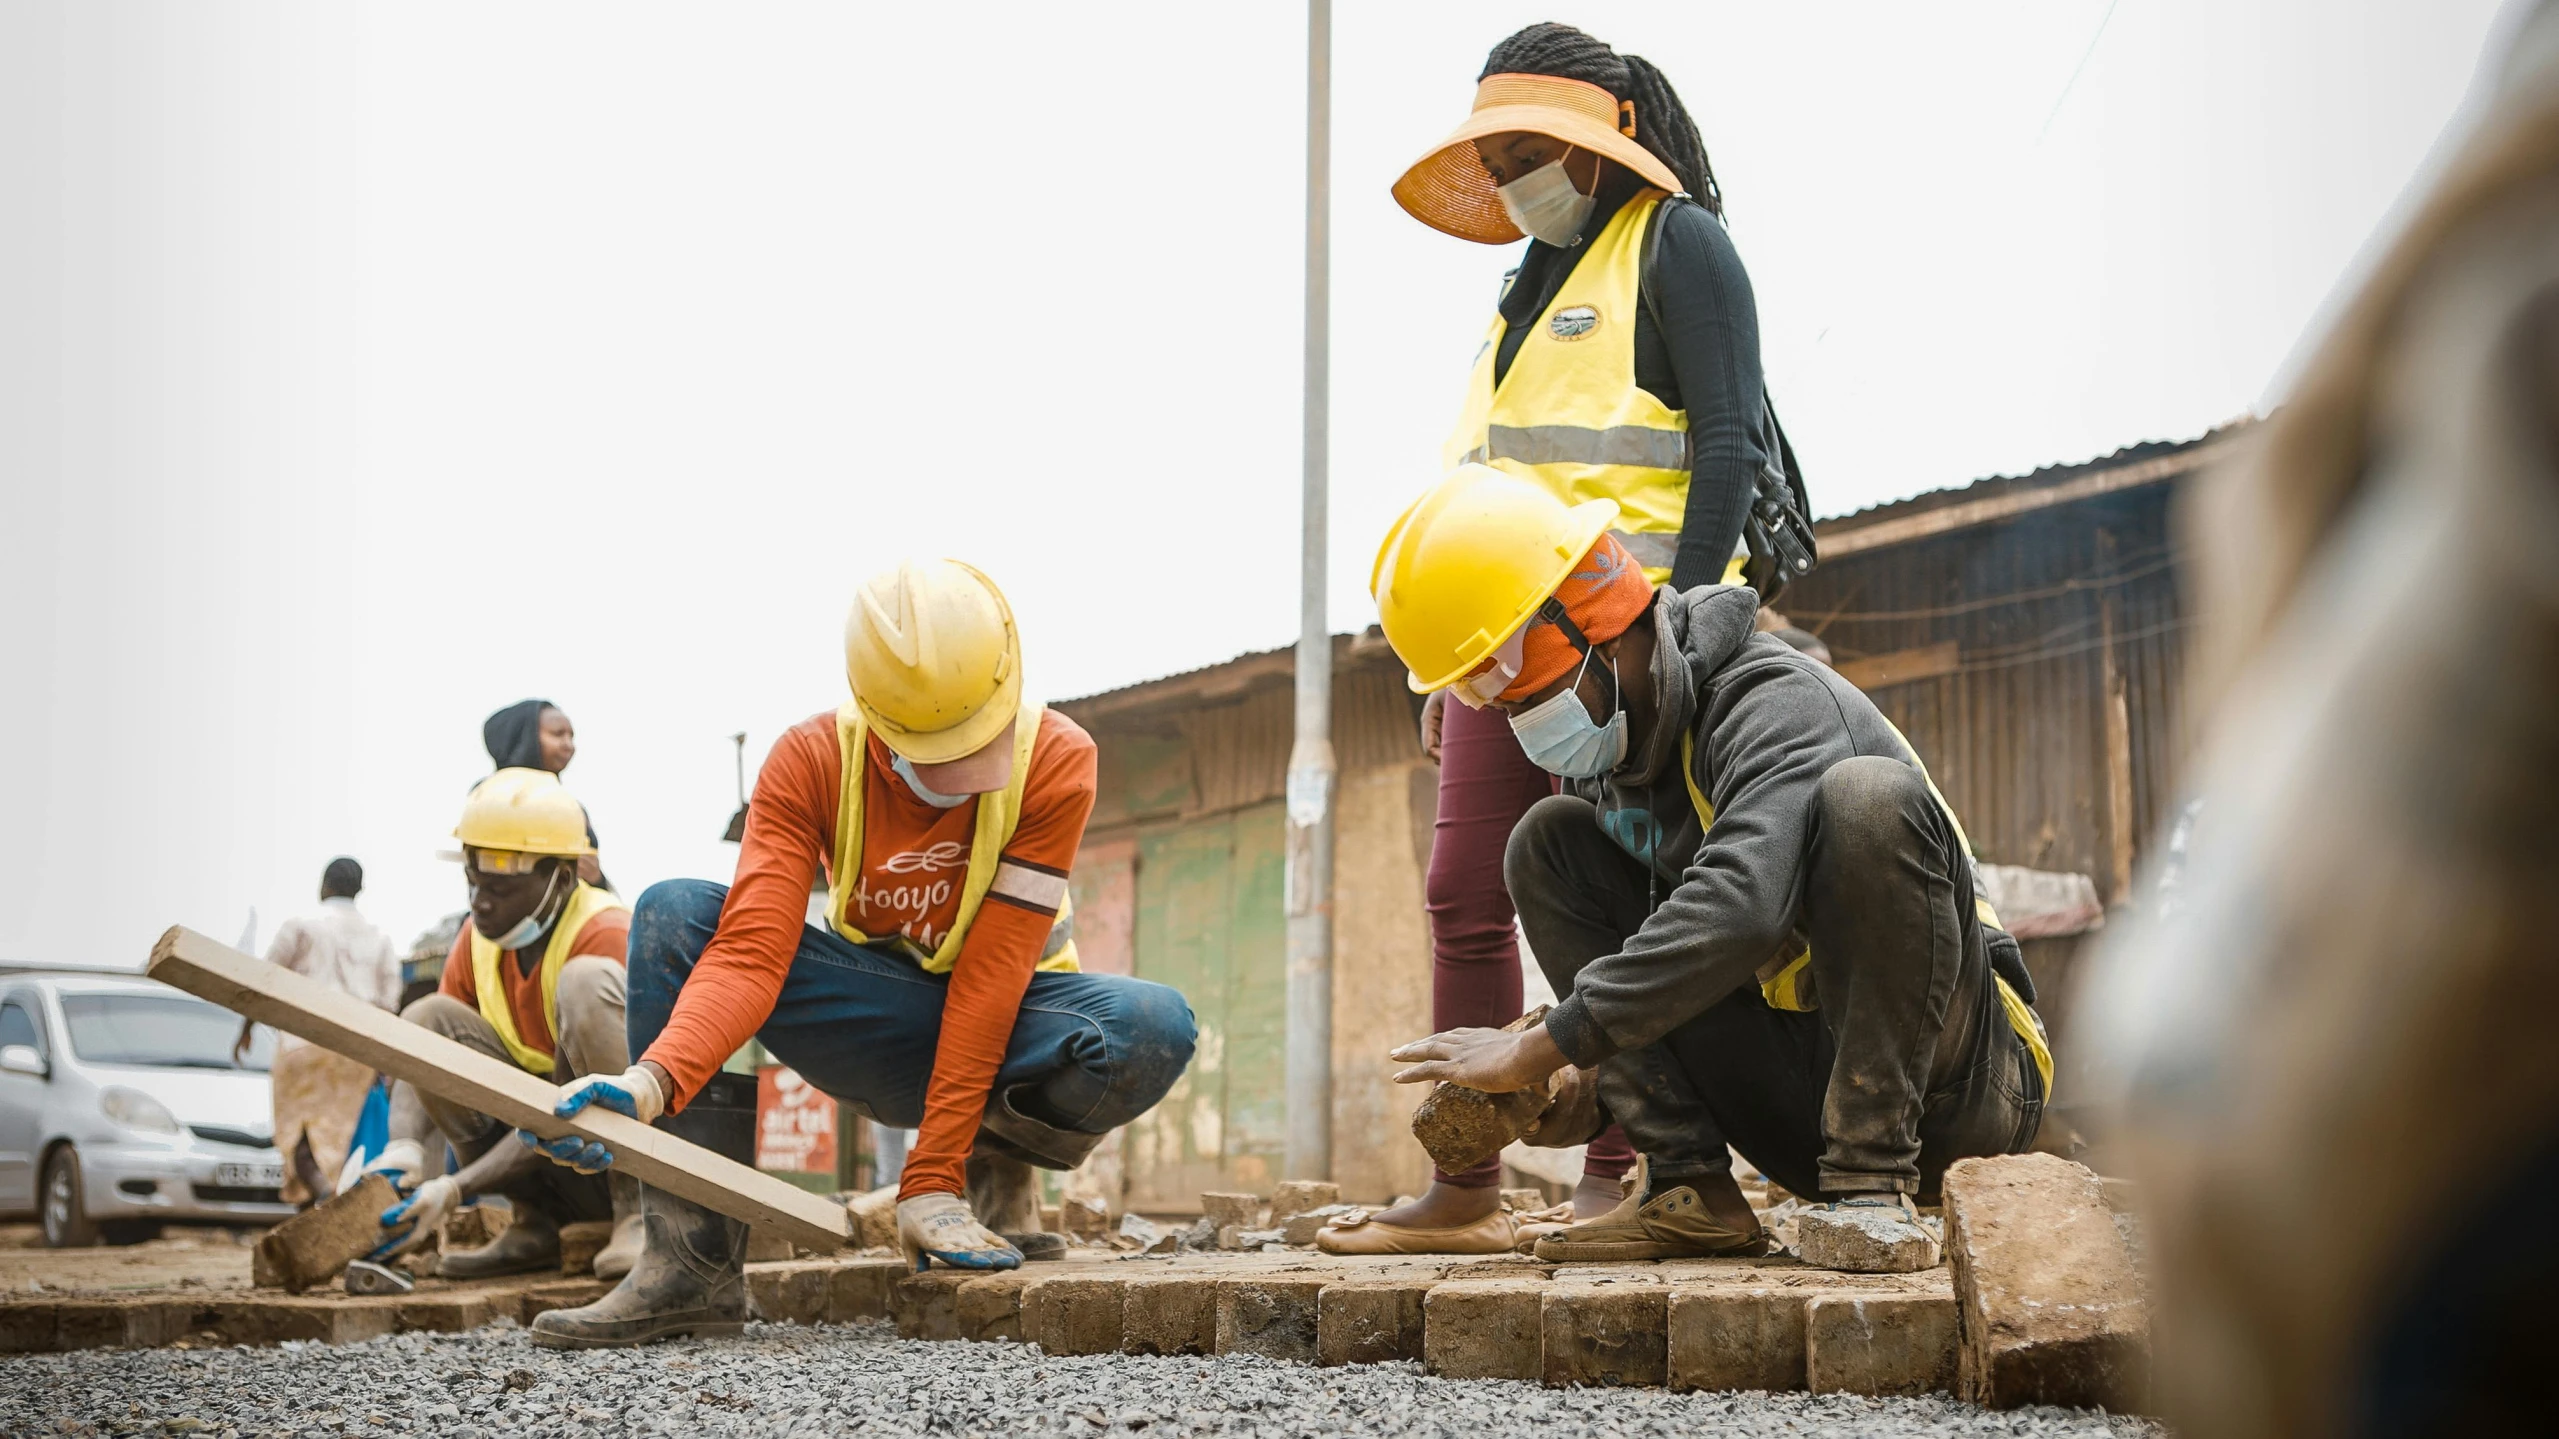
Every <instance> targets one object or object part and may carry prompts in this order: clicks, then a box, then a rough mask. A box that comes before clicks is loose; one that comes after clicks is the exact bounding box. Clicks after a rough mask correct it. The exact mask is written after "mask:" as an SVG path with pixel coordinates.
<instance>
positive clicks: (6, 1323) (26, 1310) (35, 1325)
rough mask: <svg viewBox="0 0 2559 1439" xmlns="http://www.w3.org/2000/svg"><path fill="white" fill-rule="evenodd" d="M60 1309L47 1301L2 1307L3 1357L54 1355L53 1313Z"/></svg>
mask: <svg viewBox="0 0 2559 1439" xmlns="http://www.w3.org/2000/svg"><path fill="white" fill-rule="evenodd" d="M60 1307H61V1306H60V1305H58V1304H55V1303H53V1302H51V1301H46V1300H39V1301H36V1302H34V1303H28V1302H25V1301H21V1300H12V1301H10V1302H8V1303H6V1304H0V1354H50V1353H52V1352H53V1351H54V1347H55V1343H54V1326H55V1318H54V1312H55V1311H56V1310H57V1309H59V1308H60Z"/></svg>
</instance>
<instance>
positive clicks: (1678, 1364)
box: [1667, 1284, 1805, 1392]
mask: <svg viewBox="0 0 2559 1439" xmlns="http://www.w3.org/2000/svg"><path fill="white" fill-rule="evenodd" d="M1667 1328H1668V1333H1669V1339H1670V1344H1669V1357H1670V1368H1669V1383H1670V1387H1672V1388H1673V1389H1766V1390H1772V1391H1781V1392H1782V1391H1784V1390H1789V1389H1801V1388H1803V1387H1804V1382H1805V1381H1804V1295H1803V1291H1802V1290H1800V1289H1786V1288H1772V1287H1768V1286H1764V1285H1750V1286H1743V1285H1737V1284H1716V1285H1712V1286H1706V1285H1694V1286H1692V1285H1674V1286H1673V1287H1672V1289H1671V1291H1670V1307H1669V1313H1668V1316H1667Z"/></svg>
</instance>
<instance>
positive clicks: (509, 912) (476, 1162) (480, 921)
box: [366, 768, 640, 1278]
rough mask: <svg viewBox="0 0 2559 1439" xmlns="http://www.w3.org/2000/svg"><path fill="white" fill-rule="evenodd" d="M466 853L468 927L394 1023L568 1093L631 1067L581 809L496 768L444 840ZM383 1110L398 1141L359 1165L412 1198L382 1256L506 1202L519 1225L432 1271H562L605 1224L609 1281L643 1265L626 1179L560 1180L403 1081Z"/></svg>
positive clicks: (387, 1214)
mask: <svg viewBox="0 0 2559 1439" xmlns="http://www.w3.org/2000/svg"><path fill="white" fill-rule="evenodd" d="M453 833H454V836H455V838H457V839H459V840H461V841H462V864H463V875H464V878H465V880H466V881H467V882H468V884H469V885H470V891H471V918H470V922H469V923H467V924H465V925H463V926H462V930H461V932H460V933H459V934H456V935H455V936H454V937H453V952H452V953H451V954H450V955H448V956H446V958H445V961H444V981H443V983H442V984H441V985H439V986H438V988H437V992H436V993H434V994H430V995H428V996H426V997H425V998H424V999H421V1000H418V1001H417V1002H416V1003H414V1004H411V1005H410V1006H409V1007H408V1008H407V1009H405V1010H403V1011H401V1018H403V1019H406V1020H407V1021H408V1022H409V1023H411V1024H415V1025H421V1026H423V1027H425V1028H427V1029H431V1030H434V1031H435V1032H436V1033H438V1034H441V1035H443V1036H444V1037H445V1038H447V1039H451V1040H455V1041H457V1042H459V1043H462V1044H465V1045H468V1046H470V1047H471V1048H473V1049H476V1050H478V1051H480V1052H481V1053H483V1054H486V1055H488V1056H489V1057H491V1058H493V1059H500V1060H504V1061H505V1062H507V1063H509V1064H512V1065H514V1066H515V1067H516V1068H518V1069H521V1070H524V1071H526V1072H527V1073H531V1074H540V1075H546V1076H549V1077H551V1078H553V1079H557V1080H568V1079H570V1078H572V1077H574V1076H577V1075H582V1074H595V1073H609V1074H619V1073H621V1072H622V1071H623V1070H624V1069H625V1068H627V1067H628V1066H629V1065H630V1063H631V1050H630V1041H629V1040H628V1038H627V1037H626V1033H625V1029H626V1026H625V1021H624V1019H623V996H624V984H623V971H622V960H623V955H624V951H625V949H626V948H627V947H628V945H629V941H630V932H631V910H630V907H629V906H628V905H625V904H624V903H623V902H622V901H621V899H620V898H619V897H618V896H616V895H615V894H614V893H613V891H611V890H609V889H600V888H597V887H596V886H594V885H590V884H588V883H586V882H585V881H584V880H582V879H580V878H579V877H578V863H579V861H580V860H581V859H584V858H586V857H588V856H591V855H593V854H594V853H595V846H594V845H592V844H590V843H589V842H588V841H587V827H586V811H585V809H584V808H583V807H581V806H580V805H579V804H578V802H577V800H576V798H575V797H574V796H572V795H571V794H570V793H569V792H568V791H567V790H565V789H563V788H561V787H560V781H559V779H558V777H557V776H555V775H552V774H550V773H548V772H546V771H543V770H538V769H527V768H515V769H502V770H499V771H498V772H497V773H496V774H493V775H491V776H489V777H488V778H487V779H484V780H482V781H480V783H479V784H478V785H476V786H474V787H473V788H472V790H471V798H470V799H469V801H468V802H466V803H465V804H464V806H463V810H462V823H461V824H460V825H459V826H457V827H456V828H455V829H454V831H453ZM391 1093H392V1097H391V1133H392V1140H393V1142H392V1143H391V1144H390V1145H389V1146H388V1147H387V1148H385V1150H384V1151H383V1154H382V1156H381V1158H379V1159H377V1160H375V1161H374V1162H373V1163H372V1164H370V1165H367V1166H366V1167H367V1168H368V1169H374V1170H380V1171H383V1172H385V1173H387V1174H389V1175H391V1176H392V1181H393V1183H395V1184H397V1185H399V1186H400V1188H401V1190H402V1192H403V1194H404V1195H405V1196H406V1197H405V1198H403V1199H402V1201H401V1202H400V1203H398V1204H396V1205H393V1206H392V1207H391V1208H389V1209H387V1210H385V1211H383V1214H382V1225H383V1228H384V1229H385V1231H386V1238H387V1239H388V1241H389V1243H388V1244H386V1246H385V1248H386V1250H387V1251H388V1252H392V1253H397V1252H400V1251H401V1250H405V1249H410V1248H414V1247H416V1246H418V1245H420V1244H423V1243H425V1242H426V1239H427V1237H428V1236H430V1235H432V1234H433V1233H434V1232H435V1231H436V1229H437V1227H438V1226H439V1225H440V1224H441V1223H442V1221H443V1218H444V1216H445V1214H446V1213H448V1212H449V1211H450V1210H451V1209H452V1208H453V1207H454V1206H455V1205H457V1204H462V1203H467V1202H469V1201H470V1200H472V1199H476V1198H478V1197H479V1196H480V1195H482V1194H502V1195H505V1196H506V1197H507V1201H508V1203H509V1204H510V1205H511V1206H513V1209H514V1222H513V1223H511V1224H509V1225H508V1226H507V1229H506V1232H505V1233H503V1234H501V1235H499V1236H498V1238H497V1239H495V1240H494V1241H492V1242H490V1243H488V1244H486V1245H483V1246H481V1247H479V1248H477V1249H470V1250H461V1251H457V1252H453V1253H448V1254H446V1255H445V1256H444V1257H443V1259H442V1260H441V1261H440V1262H439V1264H438V1266H437V1272H438V1273H440V1274H442V1275H444V1276H446V1277H448V1278H484V1277H487V1276H490V1275H496V1274H514V1273H518V1272H521V1271H524V1270H530V1269H556V1268H557V1267H558V1266H559V1263H560V1226H561V1225H562V1224H567V1223H575V1222H577V1221H580V1220H590V1219H602V1218H604V1217H606V1216H607V1215H608V1214H609V1215H611V1216H613V1218H614V1220H615V1224H614V1231H613V1239H612V1242H611V1243H609V1244H607V1245H606V1246H605V1248H604V1251H603V1252H602V1253H599V1254H598V1255H597V1256H596V1258H595V1271H596V1273H597V1274H598V1275H601V1276H603V1277H606V1278H619V1277H620V1276H622V1275H624V1274H627V1273H629V1272H630V1268H631V1264H632V1262H633V1261H634V1260H636V1259H637V1258H638V1257H639V1251H640V1221H639V1198H640V1193H639V1185H638V1183H637V1182H636V1181H634V1180H631V1179H628V1178H625V1177H623V1176H621V1175H615V1176H613V1177H612V1179H611V1182H610V1183H609V1184H608V1183H607V1182H606V1181H605V1180H604V1179H601V1178H596V1177H591V1176H584V1175H577V1174H570V1173H567V1172H565V1171H562V1170H559V1169H556V1168H553V1167H552V1166H550V1165H548V1164H544V1163H542V1162H540V1161H539V1160H538V1159H536V1158H534V1157H533V1156H531V1155H528V1154H526V1153H525V1151H524V1149H523V1147H522V1146H521V1145H516V1144H505V1143H501V1142H500V1141H502V1140H504V1139H505V1138H506V1137H507V1126H505V1125H503V1124H500V1123H499V1122H498V1121H496V1120H494V1119H491V1118H490V1117H488V1116H487V1115H485V1114H480V1113H476V1112H474V1111H472V1110H470V1109H468V1108H465V1107H464V1106H461V1105H458V1104H455V1103H453V1102H451V1101H450V1100H444V1099H438V1098H436V1097H434V1096H432V1095H428V1094H425V1093H422V1092H420V1091H419V1090H418V1089H416V1088H415V1087H414V1086H411V1085H409V1084H406V1083H402V1084H398V1085H394V1086H393V1087H392V1092H391ZM439 1132H440V1134H441V1137H442V1140H449V1141H450V1142H451V1143H452V1145H453V1149H454V1152H455V1153H456V1154H457V1155H459V1156H460V1157H461V1160H462V1168H461V1170H460V1171H459V1172H458V1173H454V1174H444V1173H441V1172H440V1171H441V1170H442V1169H443V1165H442V1164H440V1163H429V1162H428V1159H427V1155H428V1152H429V1151H430V1150H431V1151H433V1153H434V1154H435V1155H436V1156H437V1157H439V1158H440V1157H441V1156H442V1154H443V1152H444V1145H443V1143H442V1142H441V1141H439V1140H438V1134H439Z"/></svg>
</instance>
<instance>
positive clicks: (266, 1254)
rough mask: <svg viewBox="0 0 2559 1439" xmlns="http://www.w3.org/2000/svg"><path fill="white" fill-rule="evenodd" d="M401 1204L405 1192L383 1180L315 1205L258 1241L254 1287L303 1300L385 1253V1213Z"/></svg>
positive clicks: (369, 1178) (374, 1177) (370, 1179)
mask: <svg viewBox="0 0 2559 1439" xmlns="http://www.w3.org/2000/svg"><path fill="white" fill-rule="evenodd" d="M399 1202H400V1191H398V1190H397V1189H394V1188H392V1187H391V1181H390V1180H388V1179H385V1178H383V1177H382V1176H381V1175H379V1174H368V1175H366V1176H364V1178H363V1180H362V1181H360V1182H359V1183H357V1184H356V1185H355V1186H354V1187H353V1188H351V1189H348V1190H346V1191H345V1192H343V1193H341V1194H338V1195H336V1196H334V1197H333V1198H331V1199H330V1200H329V1201H328V1202H327V1203H324V1204H315V1205H313V1206H312V1207H310V1208H309V1209H306V1210H303V1211H302V1212H301V1213H300V1214H297V1215H295V1216H293V1217H292V1218H291V1219H288V1220H286V1221H284V1222H283V1223H282V1224H279V1225H277V1226H276V1227H274V1228H273V1229H270V1230H268V1231H267V1232H266V1233H265V1234H263V1235H260V1236H259V1237H258V1246H257V1249H256V1251H255V1252H254V1253H253V1254H251V1256H250V1260H249V1267H250V1275H251V1279H252V1281H253V1282H255V1283H256V1284H258V1285H260V1286H261V1287H269V1286H272V1287H277V1288H282V1289H284V1290H286V1291H288V1292H290V1293H294V1294H299V1293H301V1292H302V1291H304V1290H306V1289H311V1288H314V1287H316V1286H318V1285H322V1284H326V1283H327V1282H329V1281H330V1280H332V1279H335V1278H336V1277H337V1276H338V1271H339V1270H341V1269H344V1268H346V1267H347V1261H348V1260H350V1259H361V1258H363V1257H364V1256H365V1255H367V1254H370V1253H372V1252H373V1251H374V1250H375V1249H377V1248H379V1247H381V1244H382V1240H383V1238H384V1232H383V1229H382V1211H383V1210H385V1209H388V1208H390V1207H391V1206H392V1205H394V1204H397V1203H399Z"/></svg>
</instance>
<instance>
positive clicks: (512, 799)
mask: <svg viewBox="0 0 2559 1439" xmlns="http://www.w3.org/2000/svg"><path fill="white" fill-rule="evenodd" d="M453 837H454V838H455V839H458V840H460V841H462V842H463V843H464V844H466V845H469V846H470V847H471V848H473V849H496V850H506V851H509V852H511V853H515V854H557V855H581V854H593V853H595V846H594V845H591V844H588V843H587V842H586V810H585V808H584V807H583V806H581V805H580V804H579V803H578V802H577V797H576V796H575V795H572V794H570V793H569V792H568V790H567V789H566V788H565V787H563V786H562V785H561V783H560V777H559V776H558V775H555V774H553V773H551V772H550V771H549V770H546V769H520V768H519V769H502V770H499V771H498V772H497V773H496V774H493V775H491V776H489V777H488V778H487V779H484V780H482V781H480V782H479V783H478V784H475V785H473V786H472V787H471V797H470V798H469V799H467V800H464V801H463V802H462V822H461V823H460V824H458V825H455V826H454V827H453Z"/></svg>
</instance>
